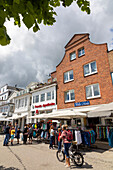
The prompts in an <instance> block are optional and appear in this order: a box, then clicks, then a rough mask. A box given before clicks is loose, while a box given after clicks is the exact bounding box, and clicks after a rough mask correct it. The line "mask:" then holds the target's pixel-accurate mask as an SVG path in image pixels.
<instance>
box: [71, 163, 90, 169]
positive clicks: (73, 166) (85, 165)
mask: <svg viewBox="0 0 113 170" xmlns="http://www.w3.org/2000/svg"><path fill="white" fill-rule="evenodd" d="M75 168H78V169H81V168H87V169H91V168H93V166H92V165H89V164H88V163H87V162H85V163H84V164H83V166H80V167H79V166H76V165H71V169H75Z"/></svg>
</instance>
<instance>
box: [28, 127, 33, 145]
mask: <svg viewBox="0 0 113 170" xmlns="http://www.w3.org/2000/svg"><path fill="white" fill-rule="evenodd" d="M28 136H29V144H32V137H33V128H32V125H29V130H28Z"/></svg>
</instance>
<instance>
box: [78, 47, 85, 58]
mask: <svg viewBox="0 0 113 170" xmlns="http://www.w3.org/2000/svg"><path fill="white" fill-rule="evenodd" d="M82 49H84V47H81V48H79V49H78V57H82V56H83V55H85V49H84V53H81V54H79V51H82Z"/></svg>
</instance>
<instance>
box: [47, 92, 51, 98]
mask: <svg viewBox="0 0 113 170" xmlns="http://www.w3.org/2000/svg"><path fill="white" fill-rule="evenodd" d="M47 100H51V92H48V93H47Z"/></svg>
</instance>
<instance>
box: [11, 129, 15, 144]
mask: <svg viewBox="0 0 113 170" xmlns="http://www.w3.org/2000/svg"><path fill="white" fill-rule="evenodd" d="M14 134H15V128H14V126H13V127H12V129H11V145H12V146H13V140H14Z"/></svg>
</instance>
